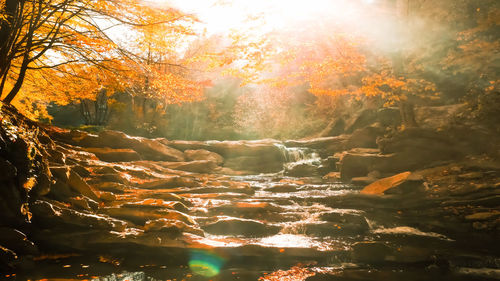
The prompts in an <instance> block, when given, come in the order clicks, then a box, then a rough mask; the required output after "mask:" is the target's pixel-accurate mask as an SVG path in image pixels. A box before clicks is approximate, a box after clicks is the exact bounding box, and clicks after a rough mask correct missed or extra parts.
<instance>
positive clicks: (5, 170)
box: [0, 157, 17, 181]
mask: <svg viewBox="0 0 500 281" xmlns="http://www.w3.org/2000/svg"><path fill="white" fill-rule="evenodd" d="M0 171H2V172H1V173H0V181H4V180H8V179H12V178H15V177H16V176H17V169H16V167H15V166H14V165H12V163H10V162H9V161H8V160H5V159H3V158H1V157H0Z"/></svg>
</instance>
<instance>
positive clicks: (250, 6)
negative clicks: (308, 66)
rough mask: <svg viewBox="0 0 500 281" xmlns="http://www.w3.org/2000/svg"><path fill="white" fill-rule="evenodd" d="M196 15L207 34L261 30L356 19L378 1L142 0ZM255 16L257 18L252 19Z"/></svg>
mask: <svg viewBox="0 0 500 281" xmlns="http://www.w3.org/2000/svg"><path fill="white" fill-rule="evenodd" d="M145 1H149V2H150V3H153V4H155V5H160V6H172V7H177V8H179V9H180V10H182V11H184V12H188V13H193V14H196V15H197V16H198V17H199V19H200V20H201V22H202V23H201V24H200V26H199V28H201V29H202V30H206V31H207V33H209V34H214V33H227V32H231V30H232V29H239V30H241V29H247V28H252V27H255V26H256V25H258V26H259V27H258V28H260V29H261V31H262V32H266V31H271V30H280V29H285V28H293V27H294V26H297V25H300V24H303V23H306V22H308V21H311V20H313V21H314V20H330V21H331V20H334V21H335V20H336V21H345V20H348V19H349V20H352V21H356V20H359V19H361V18H362V15H361V13H360V10H361V9H362V8H367V7H369V6H370V5H372V4H374V3H375V2H376V1H380V0H357V1H356V0H308V1H304V0H145ZM256 17H258V18H259V21H257V22H256V21H255V20H254V19H255V18H256Z"/></svg>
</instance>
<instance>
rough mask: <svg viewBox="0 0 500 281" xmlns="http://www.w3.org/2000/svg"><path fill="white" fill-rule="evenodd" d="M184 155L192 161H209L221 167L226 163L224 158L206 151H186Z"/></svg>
mask: <svg viewBox="0 0 500 281" xmlns="http://www.w3.org/2000/svg"><path fill="white" fill-rule="evenodd" d="M184 155H185V156H186V159H188V160H190V161H195V160H209V161H212V162H215V163H216V164H217V165H221V164H222V163H223V162H224V158H223V157H222V156H220V155H219V154H217V153H215V152H210V151H208V150H205V149H196V150H186V151H184Z"/></svg>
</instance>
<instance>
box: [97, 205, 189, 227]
mask: <svg viewBox="0 0 500 281" xmlns="http://www.w3.org/2000/svg"><path fill="white" fill-rule="evenodd" d="M100 211H101V212H103V213H105V214H107V215H108V216H111V217H113V218H118V219H120V220H126V221H130V222H132V223H134V224H136V225H144V224H145V223H146V222H147V221H148V220H156V219H161V218H164V219H172V220H178V221H182V222H184V223H187V224H189V225H195V224H196V222H195V221H194V220H193V218H191V217H190V216H188V215H186V214H184V213H181V212H179V211H175V210H169V209H159V208H155V209H141V208H126V207H111V208H104V209H101V210H100Z"/></svg>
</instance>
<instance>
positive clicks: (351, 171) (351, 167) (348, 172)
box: [339, 151, 399, 181]
mask: <svg viewBox="0 0 500 281" xmlns="http://www.w3.org/2000/svg"><path fill="white" fill-rule="evenodd" d="M393 162H394V155H393V154H389V155H382V154H374V153H365V152H362V151H359V152H358V151H349V152H346V153H344V154H343V155H342V156H341V159H340V161H339V166H340V176H341V179H342V180H343V181H349V180H351V179H352V178H354V177H362V176H366V175H367V174H368V173H369V172H371V171H374V170H377V171H384V172H385V171H388V170H391V169H394V170H399V167H398V166H397V165H396V164H393ZM391 167H394V168H391Z"/></svg>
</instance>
